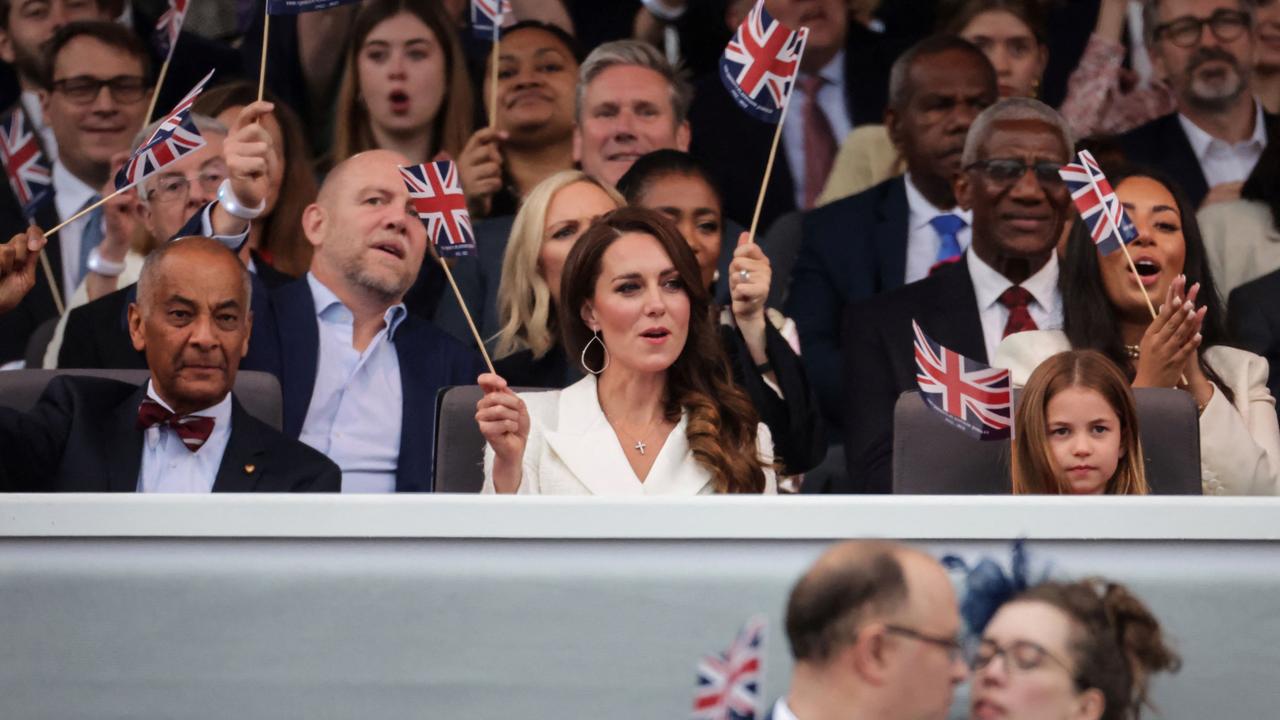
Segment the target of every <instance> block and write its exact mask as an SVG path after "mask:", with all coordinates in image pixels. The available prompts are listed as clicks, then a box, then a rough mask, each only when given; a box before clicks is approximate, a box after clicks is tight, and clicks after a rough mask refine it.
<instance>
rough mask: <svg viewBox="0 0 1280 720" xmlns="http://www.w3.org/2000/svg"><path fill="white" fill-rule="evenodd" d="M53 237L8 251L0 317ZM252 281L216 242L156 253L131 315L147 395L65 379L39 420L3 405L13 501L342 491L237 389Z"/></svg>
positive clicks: (52, 386) (0, 415) (37, 237)
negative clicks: (238, 396)
mask: <svg viewBox="0 0 1280 720" xmlns="http://www.w3.org/2000/svg"><path fill="white" fill-rule="evenodd" d="M44 243H45V239H44V238H43V236H42V235H41V234H40V231H39V230H35V229H32V230H30V231H28V233H27V234H25V235H17V236H15V237H14V238H13V239H12V240H10V241H9V242H8V243H6V244H4V245H0V314H3V313H5V312H8V311H9V310H11V309H12V308H13V307H14V306H16V305H17V304H18V302H19V301H20V300H21V299H22V296H23V295H25V294H26V293H27V292H29V291H30V290H31V288H32V287H33V286H34V284H35V272H36V265H37V261H38V258H39V253H40V251H41V250H42V249H43V247H44ZM249 300H250V279H249V275H248V271H247V270H245V268H244V266H243V265H241V264H240V261H239V260H238V259H237V258H236V256H235V255H234V254H233V253H232V252H231V251H230V250H228V249H227V248H226V247H224V246H223V245H222V244H220V243H218V242H217V241H215V240H212V239H209V238H203V237H187V238H183V239H181V240H177V241H174V242H171V243H167V244H165V245H161V246H160V247H159V248H157V249H156V250H154V251H153V252H152V253H151V254H150V255H149V256H148V257H147V260H146V263H145V264H144V265H143V269H142V274H141V277H140V278H139V280H138V301H137V302H136V303H134V304H133V305H131V306H130V308H129V332H130V336H131V337H132V340H133V344H134V347H135V348H137V349H138V350H140V351H143V352H145V353H146V356H147V365H148V366H149V367H150V368H151V378H150V379H149V380H148V381H147V382H146V384H144V385H142V386H141V387H135V386H132V385H129V384H127V383H122V382H118V381H114V380H106V379H100V378H87V377H70V376H61V377H57V378H55V379H54V380H53V381H52V382H50V383H49V386H48V388H46V390H45V392H44V395H43V396H42V397H41V398H40V400H39V402H38V403H37V404H36V407H35V408H34V409H32V411H31V412H29V413H19V412H17V411H15V410H13V409H9V408H0V490H3V491H7V492H211V491H212V492H325V491H328V492H336V491H337V490H338V488H339V485H340V482H341V474H340V472H339V470H338V467H337V466H336V465H334V463H333V462H332V461H330V460H329V459H328V458H326V457H324V456H323V455H321V454H320V453H318V452H316V451H315V450H312V449H311V448H309V447H307V446H305V445H303V444H301V443H299V442H297V441H296V440H290V439H288V438H286V437H285V436H284V435H282V434H281V433H279V432H278V431H276V430H274V429H273V428H271V427H270V426H268V425H266V424H265V423H263V422H262V421H260V420H258V419H256V418H254V417H253V416H251V415H249V414H248V413H247V412H246V411H245V410H244V408H242V407H241V406H240V404H239V403H238V402H237V401H236V400H235V398H234V397H233V395H232V394H231V387H232V386H233V384H234V383H235V377H236V371H237V369H238V368H239V366H240V358H241V357H242V356H243V355H244V353H245V352H246V351H247V350H248V347H249V332H250V328H251V327H252V323H253V317H252V313H251V311H250V310H249Z"/></svg>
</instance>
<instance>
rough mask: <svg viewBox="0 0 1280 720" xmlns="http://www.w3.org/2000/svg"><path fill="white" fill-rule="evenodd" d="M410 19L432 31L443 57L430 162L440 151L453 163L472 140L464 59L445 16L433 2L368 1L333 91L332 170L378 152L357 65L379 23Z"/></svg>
mask: <svg viewBox="0 0 1280 720" xmlns="http://www.w3.org/2000/svg"><path fill="white" fill-rule="evenodd" d="M400 13H409V14H411V15H413V16H415V17H417V18H418V19H419V20H421V21H422V23H423V24H424V25H426V26H427V27H429V28H431V32H432V33H434V34H435V36H436V42H438V43H439V44H440V52H442V53H444V81H445V85H446V87H445V93H444V99H443V100H442V101H441V106H440V111H439V112H438V113H436V117H435V121H434V122H433V123H432V130H431V150H430V153H431V155H432V156H434V155H436V154H437V153H439V152H441V151H444V152H445V153H447V154H448V155H449V157H451V158H453V159H455V160H456V159H457V158H458V156H459V155H460V154H462V148H463V147H464V146H465V145H466V144H467V139H468V138H470V137H471V129H472V128H471V126H472V122H473V120H474V113H475V105H474V102H475V101H474V99H473V96H472V90H471V78H470V75H469V73H468V72H467V62H466V57H465V56H464V55H463V53H462V44H461V42H460V41H459V40H458V31H457V29H456V28H454V27H453V23H452V22H451V21H450V19H449V16H448V13H447V12H446V11H445V9H444V7H443V6H442V5H441V3H440V2H439V1H438V0H369V1H368V2H365V3H364V5H362V6H361V7H360V10H359V11H358V12H357V13H356V17H355V20H353V21H352V31H351V44H350V45H349V46H348V48H347V62H346V69H345V70H344V71H343V74H342V87H341V89H339V91H338V105H337V117H336V128H335V129H334V137H333V157H332V161H333V164H334V165H337V164H338V163H340V162H342V161H343V160H346V159H347V158H349V157H351V156H352V155H355V154H356V153H361V152H364V151H365V150H372V149H374V148H375V147H377V145H376V143H375V142H374V139H373V130H372V129H370V126H369V110H368V109H367V108H366V107H365V105H364V101H363V100H362V99H361V89H360V76H359V73H358V72H357V71H356V62H357V60H358V59H359V57H360V50H361V49H362V48H363V47H364V41H365V40H366V39H367V38H368V37H369V33H371V32H373V29H374V28H375V27H377V26H378V24H379V23H381V22H382V21H383V20H388V19H390V18H393V17H395V16H396V15H399V14H400Z"/></svg>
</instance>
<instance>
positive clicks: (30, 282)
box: [0, 225, 46, 315]
mask: <svg viewBox="0 0 1280 720" xmlns="http://www.w3.org/2000/svg"><path fill="white" fill-rule="evenodd" d="M45 242H46V240H45V237H44V233H41V232H40V228H37V227H35V226H34V225H32V226H31V227H29V228H27V231H26V233H24V234H20V235H14V236H13V237H12V238H11V239H10V240H9V242H7V243H0V315H4V314H5V313H7V312H9V311H10V310H12V309H14V308H15V307H17V306H18V303H20V302H22V298H24V297H26V295H27V293H29V292H31V288H33V287H35V284H36V264H37V262H38V260H37V258H42V257H44V255H43V254H42V253H41V250H43V249H44V246H45Z"/></svg>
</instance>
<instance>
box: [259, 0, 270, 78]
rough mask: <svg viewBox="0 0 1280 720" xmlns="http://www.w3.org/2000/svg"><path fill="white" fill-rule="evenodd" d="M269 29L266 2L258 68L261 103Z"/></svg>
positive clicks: (265, 72) (265, 74) (268, 14)
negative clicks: (260, 57) (260, 58)
mask: <svg viewBox="0 0 1280 720" xmlns="http://www.w3.org/2000/svg"><path fill="white" fill-rule="evenodd" d="M270 29H271V0H267V2H266V4H265V5H264V9H263V11H262V62H261V63H260V64H259V66H258V102H262V94H263V92H265V90H266V87H267V43H268V42H269V41H270V40H271V35H270V33H269V32H268V31H269V30H270Z"/></svg>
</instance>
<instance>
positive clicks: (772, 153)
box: [747, 27, 809, 243]
mask: <svg viewBox="0 0 1280 720" xmlns="http://www.w3.org/2000/svg"><path fill="white" fill-rule="evenodd" d="M800 36H801V39H800V53H799V54H798V55H797V56H796V75H799V74H800V62H801V61H803V60H804V49H805V46H806V45H808V44H809V28H807V27H806V28H801V29H800ZM795 89H796V85H795V81H794V80H793V81H792V82H791V89H790V90H788V91H787V98H786V99H785V100H783V101H782V112H781V113H780V114H779V115H778V127H777V128H775V129H774V131H773V145H772V146H771V147H770V148H769V162H768V163H766V164H765V166H764V179H763V180H761V181H760V194H759V195H757V196H756V210H755V212H754V213H752V214H751V229H750V230H749V231H748V232H747V242H749V243H753V242H755V241H756V227H757V226H758V225H759V223H760V208H762V207H763V206H764V193H765V190H766V189H768V187H769V176H770V175H772V174H773V159H774V158H775V157H776V156H777V155H778V140H780V139H781V138H782V123H784V122H786V121H787V108H789V107H791V95H792V94H793V93H795Z"/></svg>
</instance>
